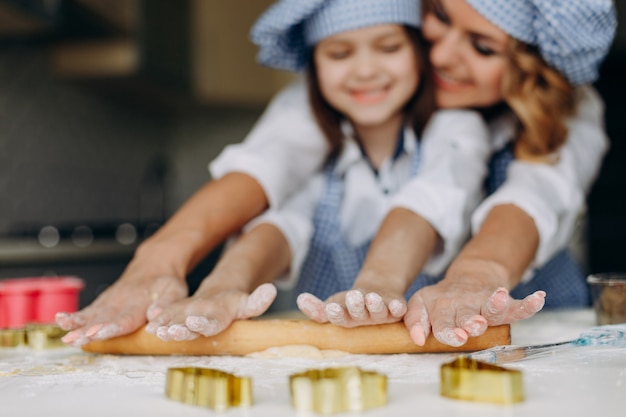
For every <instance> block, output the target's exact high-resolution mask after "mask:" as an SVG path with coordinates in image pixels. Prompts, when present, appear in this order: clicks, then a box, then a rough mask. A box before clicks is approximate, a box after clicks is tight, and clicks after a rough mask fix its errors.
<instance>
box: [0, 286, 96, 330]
mask: <svg viewBox="0 0 626 417" xmlns="http://www.w3.org/2000/svg"><path fill="white" fill-rule="evenodd" d="M84 286H85V284H84V282H83V280H82V279H80V278H77V277H70V276H67V277H33V278H12V279H5V280H0V328H19V327H22V326H24V325H26V324H28V323H54V316H55V315H56V313H57V312H59V311H66V312H73V311H76V310H77V309H78V295H79V293H80V291H81V290H82V289H83V288H84Z"/></svg>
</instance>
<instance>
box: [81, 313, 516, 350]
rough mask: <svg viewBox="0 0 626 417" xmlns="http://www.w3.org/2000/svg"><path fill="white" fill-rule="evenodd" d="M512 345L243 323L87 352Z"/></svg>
mask: <svg viewBox="0 0 626 417" xmlns="http://www.w3.org/2000/svg"><path fill="white" fill-rule="evenodd" d="M510 343H511V333H510V326H509V325H504V326H496V327H490V328H488V329H487V331H486V332H485V333H484V334H483V335H482V336H478V337H471V338H469V340H468V341H467V343H465V345H463V346H460V347H452V346H448V345H445V344H443V343H440V342H439V341H437V339H435V338H434V337H433V336H432V334H431V335H430V336H429V337H428V338H427V339H426V344H425V345H424V346H417V345H416V344H414V343H413V341H412V340H411V339H410V337H409V333H408V331H407V330H406V327H405V326H404V324H403V323H401V322H400V323H393V324H383V325H376V326H362V327H354V328H344V327H339V326H335V325H333V324H330V323H326V324H319V323H316V322H314V321H311V320H285V319H280V320H279V319H272V320H267V319H266V320H241V321H236V322H234V323H233V324H231V325H230V327H228V329H226V330H225V331H223V332H222V333H220V334H218V335H216V336H211V337H199V338H197V339H195V340H190V341H180V342H175V341H169V342H164V341H162V340H160V339H159V338H158V337H156V336H155V335H152V334H149V333H147V332H145V331H144V330H143V329H139V330H138V331H136V332H135V333H132V334H129V335H126V336H121V337H117V338H114V339H109V340H103V341H97V342H91V343H89V344H87V345H85V346H83V350H85V351H87V352H95V353H108V354H117V355H234V356H239V355H247V354H249V353H254V352H259V351H263V350H265V349H268V348H270V347H280V346H288V345H311V346H315V347H317V348H318V349H322V350H325V349H333V350H342V351H345V352H349V353H369V354H377V353H378V354H384V353H417V352H423V353H426V352H429V353H432V352H470V351H476V350H482V349H487V348H491V347H494V346H498V345H508V344H510Z"/></svg>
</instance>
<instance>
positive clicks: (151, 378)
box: [0, 309, 626, 417]
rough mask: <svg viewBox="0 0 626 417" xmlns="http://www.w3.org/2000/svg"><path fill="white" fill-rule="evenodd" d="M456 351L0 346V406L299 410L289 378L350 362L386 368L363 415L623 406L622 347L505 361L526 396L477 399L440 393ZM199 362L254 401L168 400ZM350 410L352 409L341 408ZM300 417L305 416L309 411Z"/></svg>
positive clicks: (571, 331)
mask: <svg viewBox="0 0 626 417" xmlns="http://www.w3.org/2000/svg"><path fill="white" fill-rule="evenodd" d="M594 325H595V319H594V315H593V312H592V311H591V310H587V309H585V310H564V311H553V312H541V313H539V314H537V315H536V316H535V317H533V318H531V319H529V320H526V321H523V322H519V323H515V324H513V325H512V327H511V332H512V342H513V344H538V343H549V342H558V341H564V340H569V339H575V338H577V337H578V336H579V334H580V333H581V332H582V331H584V330H586V329H588V328H589V327H592V326H594ZM455 356H456V355H455V354H448V353H445V354H401V355H347V356H342V357H333V358H325V359H306V358H258V357H254V358H253V357H216V356H214V357H209V356H201V357H191V356H168V357H159V356H113V355H96V354H88V353H84V352H82V351H81V350H79V349H75V348H70V347H67V348H59V349H51V350H45V351H34V350H31V349H29V348H25V347H20V348H4V349H0V410H1V414H2V415H6V416H45V415H50V413H54V415H62V416H64V417H74V416H76V417H78V416H80V417H83V416H86V415H89V416H90V417H95V416H120V417H121V416H130V415H150V416H151V417H158V416H174V415H176V416H190V417H193V416H207V415H222V416H245V417H253V416H272V417H282V416H296V415H298V416H302V414H297V413H296V412H295V411H294V410H293V408H292V407H291V404H290V397H289V384H288V376H289V375H291V374H292V373H296V372H299V371H303V370H306V369H315V368H322V367H331V366H333V367H334V366H344V365H357V366H360V367H362V368H363V369H366V370H373V371H377V372H381V373H384V374H386V375H387V376H388V404H387V405H386V406H384V407H381V408H376V409H371V410H368V411H366V412H364V413H363V414H364V415H366V416H368V417H378V416H380V417H383V416H384V417H403V416H411V417H413V416H417V415H422V416H428V417H436V416H463V417H472V416H480V417H489V416H494V417H495V416H498V417H501V416H512V417H516V416H519V417H523V416H528V417H530V416H533V417H544V416H559V417H577V416H580V417H583V416H584V417H589V416H603V417H605V416H610V417H612V416H616V417H617V416H623V415H625V412H626V349H624V348H614V347H606V346H604V347H603V346H589V347H576V348H572V349H571V350H568V351H561V352H559V353H558V354H554V355H552V356H547V357H540V358H535V359H531V360H527V361H522V362H517V363H512V364H508V365H506V366H507V367H509V368H511V369H518V370H521V371H522V375H523V381H524V390H525V397H526V398H525V400H524V401H523V402H521V403H518V404H514V405H505V406H503V405H495V404H485V403H475V402H468V401H461V400H454V399H449V398H444V397H442V396H440V395H439V382H440V380H439V369H440V366H441V364H442V363H444V362H448V361H450V360H452V359H453V358H454V357H455ZM181 366H198V367H210V368H215V369H220V370H222V371H226V372H231V373H235V374H238V375H245V376H250V377H252V380H253V394H254V405H253V406H252V407H251V408H247V409H245V408H241V409H239V408H232V409H230V410H228V411H227V412H224V413H216V412H214V411H212V410H210V409H206V408H201V407H195V406H191V405H186V404H182V403H178V402H176V401H172V400H169V399H168V398H167V397H166V396H165V395H164V389H165V374H166V372H167V369H168V368H169V367H181ZM343 415H349V416H354V415H355V414H343ZM307 416H308V415H307Z"/></svg>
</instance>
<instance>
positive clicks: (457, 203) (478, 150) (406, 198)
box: [298, 110, 490, 326]
mask: <svg viewBox="0 0 626 417" xmlns="http://www.w3.org/2000/svg"><path fill="white" fill-rule="evenodd" d="M420 152H421V159H420V165H419V171H418V174H417V176H416V177H414V178H412V179H411V180H410V181H409V182H408V183H407V184H405V185H404V186H403V187H402V188H401V189H400V191H399V192H398V193H397V194H396V195H394V196H393V198H392V200H391V209H390V211H389V212H388V214H387V217H386V218H385V220H384V221H383V222H382V224H381V226H380V228H379V230H378V232H377V234H376V236H375V238H374V240H373V242H372V245H371V247H370V250H369V252H368V255H367V258H366V260H365V263H364V265H363V267H362V269H361V271H360V273H359V275H358V277H357V278H356V281H355V284H354V286H353V290H352V291H348V292H345V293H339V294H336V295H335V296H333V297H331V298H330V299H329V300H326V303H324V302H323V301H321V300H318V299H317V298H315V297H313V296H312V295H310V294H305V295H302V296H300V297H299V299H298V305H299V307H300V309H301V310H303V311H304V312H305V314H307V315H308V316H309V317H311V318H312V319H315V320H317V321H321V322H324V321H331V322H332V323H335V324H339V325H343V326H359V325H366V324H376V323H384V322H390V321H399V320H401V319H402V316H403V315H404V313H405V312H406V301H405V299H404V294H405V292H406V291H407V289H408V288H409V286H410V285H411V283H412V282H413V281H414V279H415V277H417V276H418V275H419V273H420V272H421V271H422V270H426V271H427V272H429V273H433V274H440V273H442V272H443V269H444V268H445V267H446V265H447V263H448V262H449V261H450V259H451V258H452V257H453V256H454V255H456V253H457V252H458V250H459V247H460V246H461V244H462V242H463V241H464V239H466V237H467V235H468V234H469V215H470V213H471V211H472V210H473V209H474V208H475V207H476V205H477V204H478V202H479V201H480V199H481V198H482V184H483V180H484V177H485V175H486V171H487V169H486V165H487V159H488V157H489V154H490V143H489V141H488V132H487V128H486V126H485V124H484V122H483V120H482V117H481V116H480V115H478V114H477V113H474V112H469V111H458V110H447V111H440V112H437V113H436V114H435V116H434V117H433V119H432V120H431V121H430V123H429V125H428V127H427V129H426V131H425V132H424V135H423V138H422V140H421V144H420Z"/></svg>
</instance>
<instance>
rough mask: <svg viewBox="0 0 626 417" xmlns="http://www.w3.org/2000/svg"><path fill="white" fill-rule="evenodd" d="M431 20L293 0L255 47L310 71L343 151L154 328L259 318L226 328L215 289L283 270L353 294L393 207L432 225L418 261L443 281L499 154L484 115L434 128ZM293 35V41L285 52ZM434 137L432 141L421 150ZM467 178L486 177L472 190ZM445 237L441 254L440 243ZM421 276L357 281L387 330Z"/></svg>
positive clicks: (448, 115) (443, 118)
mask: <svg viewBox="0 0 626 417" xmlns="http://www.w3.org/2000/svg"><path fill="white" fill-rule="evenodd" d="M418 23H419V9H418V7H417V4H416V3H415V1H413V0H393V1H387V2H380V1H378V0H327V1H324V2H319V3H318V6H317V7H316V8H315V7H312V6H311V4H307V5H306V6H302V5H301V3H298V2H295V1H293V0H283V1H281V2H279V3H277V4H276V5H275V6H274V7H272V8H271V9H270V10H268V12H267V13H266V14H264V15H263V16H262V17H261V18H260V19H259V21H258V23H257V24H256V25H255V27H254V28H253V31H252V38H253V41H255V42H257V43H259V44H260V48H261V49H260V53H259V57H260V60H261V62H262V63H263V64H266V65H271V66H274V67H277V68H282V69H289V70H299V69H300V68H302V67H303V66H304V67H306V73H307V77H308V78H307V79H308V84H309V91H310V97H311V105H312V108H313V112H314V114H315V116H316V120H317V122H318V124H319V125H320V126H321V128H322V130H323V131H324V132H325V135H326V138H327V140H328V141H329V144H330V149H331V151H330V156H329V158H328V160H327V161H326V163H325V165H324V167H323V169H321V170H320V171H319V172H318V173H316V174H315V175H313V176H312V178H311V179H310V180H309V181H308V182H307V184H306V185H305V186H304V187H303V188H302V189H301V190H299V191H298V192H297V193H296V194H295V195H293V196H292V197H291V198H290V199H289V200H288V201H287V202H286V204H284V205H282V206H281V207H280V208H277V209H275V210H271V211H270V212H268V213H267V214H266V215H265V216H263V217H262V218H260V219H257V220H256V221H255V222H254V223H253V225H251V226H250V227H248V231H247V232H246V233H245V234H244V235H243V236H242V237H241V238H240V239H239V241H238V242H237V243H235V244H234V247H233V248H232V249H230V250H229V251H227V252H226V253H225V254H224V257H223V259H221V260H220V262H219V263H218V265H217V266H216V268H215V271H214V272H213V273H212V274H211V275H210V276H209V278H208V279H207V280H206V281H205V282H206V284H204V283H203V284H202V285H201V286H200V288H199V290H198V292H197V293H196V294H194V296H193V297H192V298H191V300H192V301H183V302H180V303H177V304H175V305H173V306H170V308H168V309H166V310H165V311H164V312H163V313H162V314H161V315H160V316H159V317H158V318H156V319H154V320H152V322H151V323H150V324H149V326H148V328H147V330H148V331H149V332H155V333H156V334H157V335H158V336H159V337H160V338H161V339H164V340H169V339H175V340H182V339H189V338H193V337H196V336H197V335H198V334H203V335H209V334H214V333H215V332H216V331H219V330H221V329H223V328H225V327H226V326H228V325H229V324H230V322H231V321H232V320H234V319H238V318H242V317H248V316H249V314H245V315H243V316H242V315H239V314H236V313H235V314H232V315H230V316H229V315H226V314H220V319H219V320H218V319H216V318H215V311H214V310H215V308H214V307H208V306H209V305H210V304H211V303H212V302H213V301H212V300H214V297H215V285H217V283H218V282H219V281H220V280H223V281H224V284H223V286H228V285H232V278H231V276H232V275H235V276H238V277H242V276H245V275H246V274H247V275H248V277H249V278H248V280H247V283H248V284H247V285H246V284H244V285H242V286H239V287H237V290H239V291H241V290H243V291H241V294H242V295H241V296H242V298H243V299H245V298H246V293H247V292H249V291H251V290H252V289H253V288H254V287H256V286H257V285H259V284H260V283H262V282H264V281H267V280H270V279H272V278H274V277H275V275H276V272H283V271H281V269H282V270H287V269H289V273H290V275H291V277H292V278H293V279H294V280H295V279H297V280H298V284H297V285H298V286H297V288H298V289H299V291H304V290H306V291H307V292H310V293H312V294H313V295H315V296H316V297H319V298H322V299H326V298H327V297H329V296H331V295H333V294H335V293H338V292H341V291H345V290H348V289H350V288H351V287H352V286H353V283H354V280H355V277H356V276H357V274H358V272H359V270H360V268H361V265H362V264H363V260H364V257H365V254H366V253H367V250H368V247H369V243H370V241H371V239H372V237H373V236H374V235H375V233H376V231H377V229H378V226H379V225H380V223H381V221H382V219H383V218H384V217H385V215H386V213H387V212H388V211H389V209H390V208H391V207H401V208H402V210H406V211H411V212H412V213H415V215H416V217H417V218H418V219H419V225H418V227H416V228H415V230H413V231H412V233H414V234H415V235H419V236H420V239H421V240H422V242H423V246H422V247H421V248H420V249H417V250H413V251H412V252H413V253H412V256H411V258H412V261H411V263H412V264H417V265H419V269H420V270H421V268H422V267H423V266H424V265H425V264H426V263H427V261H428V260H429V258H430V262H429V264H428V265H427V268H426V269H427V270H429V271H433V272H434V273H438V274H440V273H442V271H443V267H445V265H446V264H447V263H448V262H449V259H450V256H452V255H454V253H456V251H457V250H458V249H457V248H458V245H459V244H460V242H461V240H462V239H463V237H464V236H465V233H466V232H467V230H468V228H467V227H466V225H467V224H468V223H467V221H468V217H467V215H468V214H469V212H470V210H471V209H472V208H473V207H475V205H476V204H477V202H478V201H479V199H480V196H481V192H480V187H481V183H482V178H483V175H484V174H485V173H486V170H485V166H486V160H487V156H488V154H489V146H488V142H487V131H486V129H485V126H484V125H483V123H482V120H481V118H480V116H479V115H477V114H475V113H473V112H471V113H470V112H467V111H465V112H462V111H449V112H442V113H440V114H437V115H436V116H435V117H434V118H433V119H432V121H431V122H430V123H428V125H427V122H428V121H429V120H430V116H431V113H432V110H433V108H434V105H433V101H432V93H431V92H432V90H429V89H428V85H427V84H425V83H424V82H423V81H422V80H423V77H424V75H425V68H426V65H425V60H424V59H423V55H421V51H424V47H423V45H422V44H421V42H420V35H419V32H418V31H417V26H418ZM294 39H295V40H296V41H297V40H298V39H299V40H300V41H298V42H297V43H296V42H294ZM287 40H290V41H291V42H293V44H292V45H289V46H284V45H288V44H287ZM308 51H310V52H308ZM426 125H427V128H426V129H425V126H426ZM457 126H461V127H462V128H459V127H457ZM422 131H424V135H423V137H424V139H423V141H418V139H417V138H418V137H421V136H422V135H421V133H422ZM422 142H423V144H424V146H422ZM452 146H454V147H455V148H453V147H452ZM463 168H465V169H467V171H466V172H463V171H462V170H463ZM467 172H475V173H476V174H475V175H472V176H471V177H470V178H471V179H470V181H467V180H466V178H465V176H464V175H465V174H466V173H467ZM413 177H415V178H414V180H411V178H413ZM410 180H411V181H410ZM405 185H407V186H409V187H411V191H412V192H415V194H414V198H413V199H407V198H406V194H410V193H407V191H406V190H403V194H405V196H404V197H403V198H401V199H396V198H395V195H396V194H397V192H398V190H400V189H403V187H404V186H405ZM445 199H447V202H448V203H450V204H449V208H442V210H444V211H445V212H446V214H445V215H444V214H443V213H441V212H439V210H440V209H437V210H434V209H433V208H434V206H436V205H437V203H436V201H437V200H445ZM451 229H453V230H451ZM439 230H441V233H439ZM439 236H442V240H441V241H440V242H439V243H440V244H441V248H435V245H436V243H438V238H439ZM255 244H256V248H255V246H254V245H255ZM242 247H244V248H246V251H247V256H246V255H242V251H241V248H242ZM433 253H434V254H433ZM431 254H433V256H432V257H431ZM395 256H396V257H397V256H398V254H396V255H395ZM268 259H272V260H273V265H272V267H271V269H272V270H273V271H274V275H272V274H268V273H267V272H266V273H263V271H264V270H265V271H266V270H267V265H268V264H269V262H268ZM280 261H282V262H284V263H282V264H281V262H280ZM387 261H388V260H385V262H387ZM389 261H391V259H390V260H389ZM402 261H403V260H399V262H402ZM242 265H246V266H245V267H242ZM281 265H282V267H281ZM242 269H245V272H244V271H243V270H242ZM235 270H238V273H235V274H233V271H235ZM223 271H228V272H229V273H230V274H231V276H228V275H227V274H225V273H224V272H223ZM416 275H417V273H416V274H414V275H413V276H408V275H403V276H400V277H391V278H395V280H393V281H391V280H385V281H384V282H377V281H364V280H362V281H361V282H360V283H358V286H359V288H360V289H361V290H362V291H363V294H365V296H366V300H364V304H366V305H367V306H368V308H370V309H371V310H374V311H376V312H377V314H378V320H379V321H381V322H382V321H398V320H401V318H402V316H403V315H404V313H405V308H406V302H405V296H404V294H405V293H406V292H407V289H408V288H409V286H410V284H411V282H413V281H414V280H415V276H416ZM398 278H399V279H398ZM424 279H426V277H424ZM242 282H246V279H245V278H243V279H242ZM222 291H223V289H222ZM266 292H267V293H266ZM261 293H263V294H264V295H265V297H263V301H265V302H266V303H265V304H264V306H265V307H267V306H269V304H268V303H267V302H269V301H271V297H272V296H273V294H274V292H273V291H272V290H271V289H270V287H267V286H261V287H259V288H258V289H257V294H259V297H260V294H261ZM359 294H361V293H360V292H359ZM409 294H412V292H409ZM199 300H204V303H203V304H201V303H200V302H199ZM233 302H234V301H233ZM234 303H235V302H234ZM222 304H223V303H222ZM235 304H236V305H238V304H239V302H236V303H235ZM193 306H197V307H193ZM257 307H258V305H257ZM225 308H226V309H227V310H228V307H225ZM257 311H259V310H258V309H257V310H255V312H257ZM207 313H210V314H207Z"/></svg>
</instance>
